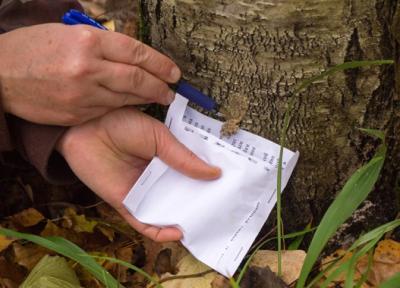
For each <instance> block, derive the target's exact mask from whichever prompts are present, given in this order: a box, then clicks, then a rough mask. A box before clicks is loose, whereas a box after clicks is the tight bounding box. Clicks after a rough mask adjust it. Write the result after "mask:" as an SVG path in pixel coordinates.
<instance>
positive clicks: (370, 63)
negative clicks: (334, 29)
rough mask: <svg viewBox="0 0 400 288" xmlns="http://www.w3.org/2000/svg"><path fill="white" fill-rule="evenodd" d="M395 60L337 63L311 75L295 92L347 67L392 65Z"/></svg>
mask: <svg viewBox="0 0 400 288" xmlns="http://www.w3.org/2000/svg"><path fill="white" fill-rule="evenodd" d="M393 63H394V61H393V60H372V61H351V62H344V63H342V64H339V65H336V66H334V67H331V68H329V69H328V70H326V71H324V72H322V73H321V74H319V75H316V76H314V77H311V78H309V79H306V80H304V81H302V82H301V83H300V85H299V87H298V88H297V89H296V91H295V93H297V92H300V91H301V90H303V89H304V88H307V87H308V86H310V85H311V84H312V83H314V82H316V81H318V80H322V79H323V78H325V77H327V76H329V75H332V74H335V73H336V72H338V71H344V70H347V69H354V68H361V67H368V66H377V65H390V64H393Z"/></svg>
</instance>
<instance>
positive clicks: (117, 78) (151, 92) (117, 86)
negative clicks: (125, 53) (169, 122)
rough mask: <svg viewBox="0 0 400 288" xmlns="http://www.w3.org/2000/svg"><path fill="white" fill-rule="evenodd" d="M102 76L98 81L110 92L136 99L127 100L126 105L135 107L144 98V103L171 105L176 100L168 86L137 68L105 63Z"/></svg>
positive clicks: (99, 76)
mask: <svg viewBox="0 0 400 288" xmlns="http://www.w3.org/2000/svg"><path fill="white" fill-rule="evenodd" d="M101 71H103V72H102V73H101V74H99V75H98V76H97V78H98V79H97V81H98V82H99V83H100V85H102V86H103V87H106V88H108V89H109V90H112V91H115V92H118V93H125V94H132V95H134V96H135V97H132V98H127V102H126V103H125V105H134V104H138V103H137V98H142V100H141V101H142V102H144V103H152V102H157V103H160V104H163V105H169V104H171V102H172V101H173V100H174V98H175V93H174V92H173V91H172V90H171V89H170V88H169V87H168V85H167V84H166V83H165V82H164V81H162V80H160V79H158V78H157V77H155V76H154V75H152V74H150V73H149V72H147V71H146V70H143V69H141V68H140V67H137V66H131V65H126V64H121V63H113V62H109V61H104V63H103V64H102V67H101Z"/></svg>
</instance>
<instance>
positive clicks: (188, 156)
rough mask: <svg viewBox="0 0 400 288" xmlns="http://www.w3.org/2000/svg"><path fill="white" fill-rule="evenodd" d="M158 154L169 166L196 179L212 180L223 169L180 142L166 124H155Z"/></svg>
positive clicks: (219, 174) (218, 175)
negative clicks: (202, 158) (206, 160)
mask: <svg viewBox="0 0 400 288" xmlns="http://www.w3.org/2000/svg"><path fill="white" fill-rule="evenodd" d="M154 137H155V141H156V155H157V156H158V157H160V159H161V160H163V161H164V162H165V163H166V164H167V165H168V166H170V167H172V168H174V169H175V170H177V171H179V172H181V173H183V174H185V175H187V176H189V177H192V178H195V179H203V180H212V179H217V178H218V177H220V176H221V169H219V168H218V167H215V166H211V165H209V164H207V163H206V162H204V161H203V160H201V159H200V158H199V157H197V156H196V155H195V154H194V153H193V152H192V151H190V150H189V149H188V148H186V146H185V145H183V144H182V143H180V142H179V141H178V140H177V139H176V138H175V137H174V136H173V135H172V134H171V132H170V131H169V130H168V129H167V128H166V127H165V126H164V125H157V126H154Z"/></svg>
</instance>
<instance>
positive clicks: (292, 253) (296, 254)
mask: <svg viewBox="0 0 400 288" xmlns="http://www.w3.org/2000/svg"><path fill="white" fill-rule="evenodd" d="M305 258H306V252H304V251H303V250H287V251H282V279H283V281H285V283H286V284H290V283H292V282H293V281H295V280H296V279H297V278H299V276H300V271H301V268H302V266H303V263H304V259H305ZM250 266H257V267H261V268H266V267H269V268H270V269H271V271H273V272H275V273H277V272H278V252H277V251H272V250H259V251H257V253H256V254H255V255H254V257H253V259H252V261H251V263H250Z"/></svg>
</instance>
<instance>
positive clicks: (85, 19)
mask: <svg viewBox="0 0 400 288" xmlns="http://www.w3.org/2000/svg"><path fill="white" fill-rule="evenodd" d="M62 22H63V23H64V24H67V25H77V24H86V25H90V26H93V27H96V28H99V29H102V30H108V29H107V28H106V27H104V26H103V25H101V24H100V23H99V22H97V21H96V20H94V19H92V18H90V17H89V16H88V15H86V14H85V13H82V12H80V11H78V10H75V9H71V10H69V11H68V12H67V13H65V14H64V16H63V17H62ZM173 86H174V88H175V90H176V92H177V93H179V94H180V95H182V96H183V97H185V98H187V99H188V100H189V101H191V102H193V103H196V104H197V105H199V106H200V107H203V108H204V109H205V110H208V111H212V110H214V111H218V104H217V103H216V102H215V101H214V100H213V99H212V98H210V97H208V96H207V95H205V94H203V93H202V92H201V91H199V90H197V89H196V88H194V87H193V86H191V85H190V84H188V83H187V82H185V81H183V80H180V81H179V82H178V83H177V84H175V85H173Z"/></svg>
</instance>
